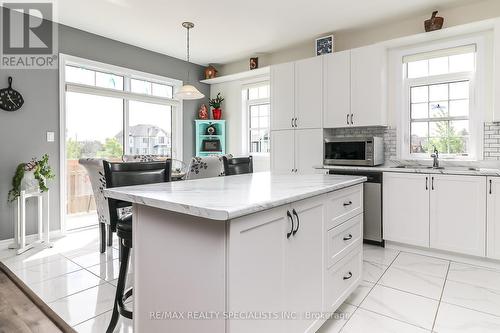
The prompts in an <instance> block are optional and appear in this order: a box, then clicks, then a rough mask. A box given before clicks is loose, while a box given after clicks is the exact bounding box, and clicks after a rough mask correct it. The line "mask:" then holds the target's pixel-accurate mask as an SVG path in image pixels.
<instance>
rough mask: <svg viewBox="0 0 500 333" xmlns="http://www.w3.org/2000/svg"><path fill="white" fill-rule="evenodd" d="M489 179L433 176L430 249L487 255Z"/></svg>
mask: <svg viewBox="0 0 500 333" xmlns="http://www.w3.org/2000/svg"><path fill="white" fill-rule="evenodd" d="M485 189H486V177H476V176H453V175H432V176H431V191H430V194H431V195H430V202H431V204H430V247H431V248H435V249H440V250H446V251H452V252H458V253H463V254H470V255H474V256H483V257H484V256H485V255H486V252H485V250H486V191H485Z"/></svg>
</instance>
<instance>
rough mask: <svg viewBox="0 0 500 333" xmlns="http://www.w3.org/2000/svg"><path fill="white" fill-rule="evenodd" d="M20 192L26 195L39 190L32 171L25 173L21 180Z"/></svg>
mask: <svg viewBox="0 0 500 333" xmlns="http://www.w3.org/2000/svg"><path fill="white" fill-rule="evenodd" d="M20 189H21V191H25V192H27V193H32V192H36V191H39V190H40V186H39V184H38V179H36V178H35V172H34V171H25V172H24V176H23V179H22V180H21V186H20Z"/></svg>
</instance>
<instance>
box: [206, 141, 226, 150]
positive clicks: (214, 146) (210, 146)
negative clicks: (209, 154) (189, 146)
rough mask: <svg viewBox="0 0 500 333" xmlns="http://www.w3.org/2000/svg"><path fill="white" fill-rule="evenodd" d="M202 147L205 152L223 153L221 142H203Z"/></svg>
mask: <svg viewBox="0 0 500 333" xmlns="http://www.w3.org/2000/svg"><path fill="white" fill-rule="evenodd" d="M201 146H202V148H201V150H203V151H222V149H221V144H220V140H203V141H202V142H201Z"/></svg>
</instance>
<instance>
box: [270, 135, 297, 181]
mask: <svg viewBox="0 0 500 333" xmlns="http://www.w3.org/2000/svg"><path fill="white" fill-rule="evenodd" d="M294 132H295V130H284V131H271V170H272V171H274V172H280V173H291V172H293V169H295V144H294Z"/></svg>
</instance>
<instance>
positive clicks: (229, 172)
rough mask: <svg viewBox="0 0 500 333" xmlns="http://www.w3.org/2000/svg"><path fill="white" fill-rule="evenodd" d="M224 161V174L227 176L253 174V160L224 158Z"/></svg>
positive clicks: (247, 158) (248, 158)
mask: <svg viewBox="0 0 500 333" xmlns="http://www.w3.org/2000/svg"><path fill="white" fill-rule="evenodd" d="M222 158H223V161H224V174H225V175H226V176H233V175H241V174H244V173H253V158H252V156H248V157H233V158H228V157H227V156H225V155H224V156H222Z"/></svg>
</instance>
